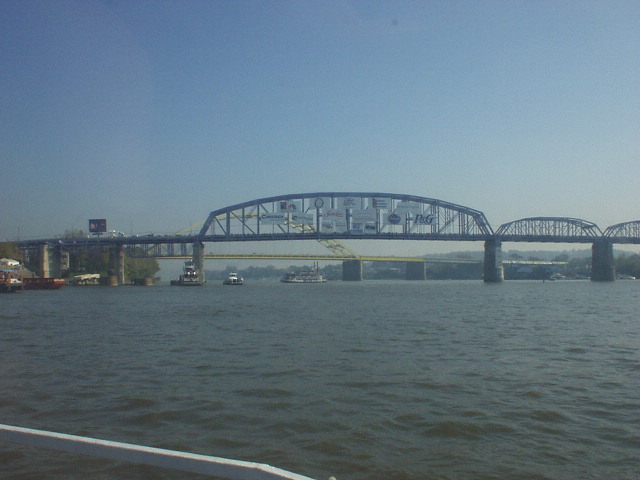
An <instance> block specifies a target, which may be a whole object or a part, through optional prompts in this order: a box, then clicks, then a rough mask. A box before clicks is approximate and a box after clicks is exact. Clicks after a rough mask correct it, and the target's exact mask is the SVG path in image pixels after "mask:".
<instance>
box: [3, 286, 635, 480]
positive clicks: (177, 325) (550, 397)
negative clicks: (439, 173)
mask: <svg viewBox="0 0 640 480" xmlns="http://www.w3.org/2000/svg"><path fill="white" fill-rule="evenodd" d="M0 302H1V303H0V305H1V310H0V368H1V374H0V423H6V424H12V425H18V426H23V427H30V428H40V429H44V430H52V431H58V432H64V433H70V434H77V435H86V436H91V437H96V438H101V439H107V440H114V441H122V442H128V443H136V444H141V445H148V446H155V447H162V448H170V449H176V450H185V451H191V452H195V453H203V454H207V455H214V456H221V457H228V458H234V459H241V460H248V461H256V462H260V463H268V464H270V465H274V466H277V467H280V468H284V469H287V470H291V471H294V472H296V473H300V474H303V475H307V476H310V477H313V478H316V479H319V480H322V479H326V478H328V477H329V476H331V475H334V476H336V477H337V479H338V480H347V479H349V480H372V479H373V480H377V479H380V480H382V479H385V480H388V479H394V480H409V479H460V480H466V479H469V480H471V479H473V480H477V479H558V480H559V479H567V480H568V479H571V480H573V479H578V478H579V479H603V478H609V479H616V480H624V479H637V478H639V477H640V353H639V347H640V282H634V281H618V282H614V283H592V282H588V281H557V282H545V283H542V282H527V281H519V282H516V281H512V282H505V283H503V284H497V285H489V284H487V285H485V284H483V283H482V282H480V281H473V282H461V281H458V282H444V281H443V282H439V281H427V282H374V281H364V282H329V283H326V284H321V285H289V284H281V283H279V282H276V281H272V282H266V281H263V282H251V281H249V282H248V283H247V284H246V285H245V286H243V287H225V286H222V285H221V284H208V285H206V286H204V287H202V288H177V287H169V286H154V287H118V288H107V287H87V288H81V287H76V288H73V287H66V288H63V289H62V290H59V291H28V292H23V293H22V294H17V295H4V296H2V297H1V298H0ZM0 478H8V479H16V480H25V479H87V478H91V479H104V480H112V479H124V478H127V479H187V478H189V479H193V478H205V477H201V476H198V475H192V474H185V473H180V472H173V471H168V470H160V469H157V468H153V467H142V466H137V465H131V464H123V463H119V462H113V461H108V460H100V459H92V458H87V457H78V456H74V455H71V454H61V453H52V452H49V451H46V450H39V449H35V448H30V447H22V446H19V445H10V444H6V443H0Z"/></svg>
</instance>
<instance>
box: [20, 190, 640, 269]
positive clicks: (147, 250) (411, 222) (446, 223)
mask: <svg viewBox="0 0 640 480" xmlns="http://www.w3.org/2000/svg"><path fill="white" fill-rule="evenodd" d="M347 239H348V240H359V239H375V240H439V241H484V242H485V256H484V278H485V281H489V282H492V281H501V280H502V273H501V271H502V263H503V261H502V255H501V244H502V242H554V243H592V244H593V259H592V260H593V261H592V264H593V271H592V279H596V280H613V278H614V272H613V248H612V244H613V243H627V244H640V220H636V221H632V222H626V223H621V224H617V225H613V226H611V227H609V228H607V229H606V230H605V231H604V232H603V231H602V230H601V229H600V228H599V227H598V226H597V225H596V224H595V223H592V222H588V221H586V220H581V219H576V218H569V217H531V218H523V219H520V220H515V221H513V222H509V223H505V224H503V225H502V226H501V227H500V228H499V229H498V230H497V231H495V232H494V230H493V228H492V227H491V225H490V224H489V222H488V221H487V218H486V217H485V215H484V213H482V212H481V211H479V210H475V209H472V208H469V207H465V206H462V205H457V204H454V203H451V202H446V201H443V200H438V199H433V198H428V197H420V196H416V195H403V194H394V193H381V192H313V193H298V194H288V195H278V196H274V197H266V198H260V199H257V200H251V201H248V202H243V203H238V204H235V205H231V206H227V207H224V208H220V209H218V210H214V211H212V212H211V213H210V214H209V216H208V217H207V219H206V220H205V222H204V223H203V225H202V228H201V230H200V232H199V233H197V234H195V235H180V234H175V235H145V236H137V235H136V236H92V237H88V238H71V239H68V238H62V239H60V238H56V239H43V240H31V241H22V242H18V246H19V247H20V249H21V250H22V251H23V252H24V253H25V257H27V258H29V257H30V256H31V255H39V256H40V257H41V260H40V262H41V264H43V265H46V264H47V262H49V260H47V255H49V254H48V253H47V252H48V251H51V252H52V253H51V255H52V256H53V257H55V256H56V255H57V257H58V258H60V256H61V255H62V253H63V252H65V251H66V252H69V251H71V252H73V251H77V250H78V249H86V248H91V249H93V251H96V249H99V248H105V247H113V250H114V254H113V256H112V258H115V259H118V260H114V262H119V263H118V265H119V266H118V265H116V267H115V268H114V270H116V271H117V272H118V276H119V278H121V279H123V278H124V263H123V262H124V260H123V259H124V256H125V251H126V252H128V254H129V255H135V256H149V257H157V258H167V257H173V258H180V257H184V256H186V255H192V257H193V259H194V261H195V262H196V264H197V265H198V269H199V270H200V271H201V272H202V274H203V275H204V264H203V261H204V259H205V258H206V255H205V252H204V244H205V243H217V242H251V241H289V240H315V241H318V242H320V243H322V244H323V245H324V246H325V247H326V248H327V249H329V250H330V251H331V252H332V254H333V255H332V258H338V257H339V258H342V259H344V264H355V263H357V262H359V263H361V262H362V260H363V259H365V258H366V257H363V256H361V255H358V254H357V253H355V252H354V251H353V250H351V249H349V248H348V247H347V246H346V245H344V244H342V243H340V240H347ZM407 262H408V263H412V262H413V263H416V262H415V261H412V260H407ZM423 262H424V259H423ZM48 271H49V270H47V269H46V268H45V267H43V272H48ZM421 275H424V272H422V273H420V272H417V273H416V277H420V276H421ZM45 276H46V275H45ZM346 276H347V275H345V277H346ZM355 276H356V277H357V273H356V274H355ZM122 281H123V280H122Z"/></svg>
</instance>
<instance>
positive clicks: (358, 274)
mask: <svg viewBox="0 0 640 480" xmlns="http://www.w3.org/2000/svg"><path fill="white" fill-rule="evenodd" d="M342 280H344V281H347V282H349V281H355V282H359V281H361V280H362V260H345V261H343V262H342Z"/></svg>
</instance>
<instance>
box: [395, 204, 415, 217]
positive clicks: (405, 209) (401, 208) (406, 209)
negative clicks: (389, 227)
mask: <svg viewBox="0 0 640 480" xmlns="http://www.w3.org/2000/svg"><path fill="white" fill-rule="evenodd" d="M420 209H421V204H420V203H416V202H399V203H398V204H396V212H397V213H400V214H408V213H418V212H419V211H420Z"/></svg>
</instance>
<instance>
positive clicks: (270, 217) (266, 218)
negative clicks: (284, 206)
mask: <svg viewBox="0 0 640 480" xmlns="http://www.w3.org/2000/svg"><path fill="white" fill-rule="evenodd" d="M260 222H262V223H265V224H267V225H284V224H285V223H287V215H286V214H285V213H263V214H262V215H260Z"/></svg>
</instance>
